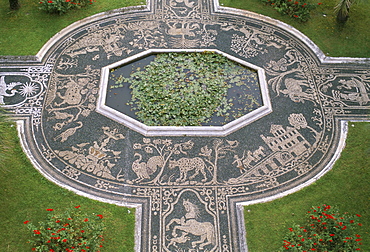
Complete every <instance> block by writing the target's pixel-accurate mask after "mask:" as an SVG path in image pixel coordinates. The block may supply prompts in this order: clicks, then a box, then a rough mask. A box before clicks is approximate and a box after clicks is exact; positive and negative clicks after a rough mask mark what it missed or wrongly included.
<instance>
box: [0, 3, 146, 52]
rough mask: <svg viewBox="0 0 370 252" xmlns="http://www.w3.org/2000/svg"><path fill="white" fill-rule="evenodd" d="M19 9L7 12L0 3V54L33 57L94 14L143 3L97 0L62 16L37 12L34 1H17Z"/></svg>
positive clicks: (5, 4)
mask: <svg viewBox="0 0 370 252" xmlns="http://www.w3.org/2000/svg"><path fill="white" fill-rule="evenodd" d="M19 2H20V3H21V8H20V9H19V10H18V11H9V1H8V0H3V1H0V35H1V36H0V55H35V54H36V53H37V52H38V51H39V50H40V49H41V47H42V46H43V45H44V44H45V43H46V42H47V41H48V40H49V39H50V38H51V37H52V36H54V35H55V34H56V33H57V32H59V31H60V30H61V29H63V28H65V27H67V26H68V25H70V24H72V23H73V22H76V21H78V20H81V19H83V18H85V17H88V16H91V15H94V14H96V13H100V12H104V11H108V10H112V9H118V8H122V7H126V6H137V5H143V4H145V0H97V1H96V2H95V3H94V4H93V5H91V6H88V7H86V8H84V9H82V10H81V9H74V10H71V12H68V13H67V14H65V15H56V14H55V15H49V14H46V13H44V12H43V11H41V10H39V8H38V5H39V1H38V0H19Z"/></svg>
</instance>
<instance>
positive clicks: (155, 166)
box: [132, 138, 194, 184]
mask: <svg viewBox="0 0 370 252" xmlns="http://www.w3.org/2000/svg"><path fill="white" fill-rule="evenodd" d="M142 141H143V143H136V144H134V146H133V149H134V150H143V151H144V152H145V153H147V154H152V153H155V154H157V155H155V156H152V157H150V158H149V159H148V161H146V162H142V155H141V154H140V153H135V154H134V156H137V157H138V159H136V160H135V161H134V162H133V163H132V170H133V171H134V172H135V174H136V176H137V178H136V179H135V180H133V181H132V182H140V181H142V180H144V179H147V180H149V181H146V183H147V184H163V183H165V182H164V181H163V177H162V175H163V173H164V171H165V167H166V165H167V163H168V162H169V161H170V158H171V157H172V156H173V155H179V154H180V153H182V154H185V155H186V154H187V152H186V150H190V149H192V148H193V145H194V142H193V141H191V140H189V141H187V142H183V143H178V144H173V142H172V140H171V139H155V140H153V141H152V140H151V139H149V138H143V140H142ZM157 170H158V171H157ZM151 175H153V176H151ZM170 180H171V178H169V179H168V183H171V182H170Z"/></svg>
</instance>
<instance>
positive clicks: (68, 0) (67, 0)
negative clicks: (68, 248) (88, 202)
mask: <svg viewBox="0 0 370 252" xmlns="http://www.w3.org/2000/svg"><path fill="white" fill-rule="evenodd" d="M70 1H71V0H66V2H70ZM80 207H81V206H80V205H78V206H75V208H80Z"/></svg>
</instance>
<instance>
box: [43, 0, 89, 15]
mask: <svg viewBox="0 0 370 252" xmlns="http://www.w3.org/2000/svg"><path fill="white" fill-rule="evenodd" d="M93 2H95V1H94V0H45V1H40V2H39V3H40V9H41V10H43V11H46V12H48V13H57V14H60V15H61V14H64V13H66V12H67V11H68V10H70V9H73V8H80V7H83V6H86V5H89V4H92V3H93Z"/></svg>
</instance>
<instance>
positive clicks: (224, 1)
mask: <svg viewBox="0 0 370 252" xmlns="http://www.w3.org/2000/svg"><path fill="white" fill-rule="evenodd" d="M310 2H311V3H319V2H322V3H323V4H322V5H320V6H318V7H317V8H316V9H315V10H313V11H312V12H311V19H310V20H309V21H308V22H306V23H299V22H297V21H296V20H295V19H294V18H291V17H288V16H282V15H281V14H279V13H278V12H276V11H275V10H274V9H273V8H272V7H271V6H267V5H265V4H264V3H262V1H261V0H220V5H223V6H228V7H234V8H238V9H245V10H250V11H253V12H256V13H259V14H263V15H266V16H269V17H272V18H275V19H278V20H281V21H283V22H285V23H287V24H289V25H291V26H293V27H295V28H297V29H298V30H299V31H301V32H302V33H304V34H305V35H306V36H308V37H309V38H310V39H311V40H312V41H313V42H314V43H315V44H316V45H318V46H319V47H320V49H321V50H322V51H323V52H324V53H325V54H326V55H328V56H336V57H339V56H340V57H367V58H370V39H369V38H370V30H369V28H368V26H369V24H370V15H369V13H370V3H369V2H368V1H358V2H359V3H358V4H354V5H353V6H352V7H351V10H350V17H349V19H348V21H347V23H346V24H345V25H344V27H338V25H337V23H336V16H335V14H334V12H333V8H334V6H335V5H336V3H337V0H310Z"/></svg>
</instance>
